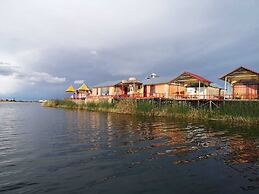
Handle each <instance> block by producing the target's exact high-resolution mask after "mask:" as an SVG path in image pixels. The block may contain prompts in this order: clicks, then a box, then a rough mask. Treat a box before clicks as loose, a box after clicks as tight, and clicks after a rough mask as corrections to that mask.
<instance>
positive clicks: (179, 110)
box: [43, 100, 259, 125]
mask: <svg viewBox="0 0 259 194" xmlns="http://www.w3.org/2000/svg"><path fill="white" fill-rule="evenodd" d="M43 106H45V107H55V108H66V109H79V110H87V111H98V112H112V113H119V114H132V115H141V116H148V117H154V116H160V117H174V118H181V119H189V120H199V121H210V120H213V121H219V122H229V123H233V124H239V125H258V124H259V102H252V104H248V103H244V104H241V103H239V104H237V105H233V104H231V105H226V106H224V107H220V108H217V109H213V110H207V109H198V108H193V107H189V106H183V105H179V104H170V105H163V106H157V105H154V104H150V103H144V102H142V103H135V102H133V101H126V100H125V101H119V102H116V103H108V102H99V103H94V102H91V103H75V102H73V101H65V100H47V101H46V102H44V103H43Z"/></svg>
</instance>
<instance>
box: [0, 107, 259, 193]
mask: <svg viewBox="0 0 259 194" xmlns="http://www.w3.org/2000/svg"><path fill="white" fill-rule="evenodd" d="M258 133H259V129H257V128H256V126H255V127H254V129H240V128H232V129H229V128H228V127H223V126H218V125H214V127H209V126H207V125H200V124H194V123H188V122H179V121H177V122H176V121H173V120H162V119H161V118H157V119H147V118H146V119H145V118H134V117H132V116H127V115H118V114H107V113H93V112H86V111H75V110H63V109H54V108H43V107H41V106H40V105H39V104H29V103H28V104H27V103H0V193H89V194H93V193H110V194H117V193H118V194H122V193H123V194H127V193H130V194H134V193H147V194H152V193H192V194H194V193H199V194H201V193H206V194H208V193H217V194H218V193H227V194H229V193H235V194H237V193H248V194H249V193H257V194H258V193H259V135H258Z"/></svg>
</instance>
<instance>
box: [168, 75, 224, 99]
mask: <svg viewBox="0 0 259 194" xmlns="http://www.w3.org/2000/svg"><path fill="white" fill-rule="evenodd" d="M170 83H171V84H172V85H173V86H174V87H173V88H174V89H173V90H172V91H170V97H171V96H172V97H174V98H188V99H215V98H219V97H220V90H221V88H219V87H218V86H216V85H214V84H213V83H212V82H211V81H210V80H208V79H206V78H204V77H201V76H199V75H197V74H194V73H191V72H183V73H182V74H181V75H179V76H178V77H176V78H175V79H173V80H171V82H170Z"/></svg>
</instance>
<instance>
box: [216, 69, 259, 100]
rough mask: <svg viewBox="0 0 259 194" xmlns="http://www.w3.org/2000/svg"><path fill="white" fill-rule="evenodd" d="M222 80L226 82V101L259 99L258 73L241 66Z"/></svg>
mask: <svg viewBox="0 0 259 194" xmlns="http://www.w3.org/2000/svg"><path fill="white" fill-rule="evenodd" d="M220 79H221V80H223V81H224V82H225V84H224V87H225V88H224V89H225V91H226V92H225V95H224V98H225V99H226V98H227V99H258V98H259V73H258V72H256V71H253V70H250V69H248V68H245V67H242V66H241V67H239V68H237V69H235V70H233V71H231V72H230V73H227V74H225V75H224V76H222V77H220Z"/></svg>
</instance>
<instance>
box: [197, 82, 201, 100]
mask: <svg viewBox="0 0 259 194" xmlns="http://www.w3.org/2000/svg"><path fill="white" fill-rule="evenodd" d="M200 94H201V81H200V80H199V96H198V98H199V99H200Z"/></svg>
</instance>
